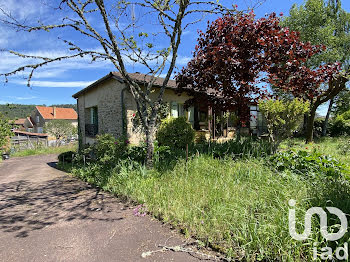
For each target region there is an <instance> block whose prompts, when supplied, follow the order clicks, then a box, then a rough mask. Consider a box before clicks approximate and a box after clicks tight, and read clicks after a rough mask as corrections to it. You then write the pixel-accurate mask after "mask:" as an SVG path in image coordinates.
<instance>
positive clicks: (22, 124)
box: [10, 117, 34, 132]
mask: <svg viewBox="0 0 350 262" xmlns="http://www.w3.org/2000/svg"><path fill="white" fill-rule="evenodd" d="M10 123H11V125H12V128H13V129H15V130H19V131H27V132H33V128H34V126H33V123H32V121H31V120H30V118H29V117H26V118H19V119H17V120H15V121H10Z"/></svg>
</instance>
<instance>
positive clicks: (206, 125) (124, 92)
mask: <svg viewBox="0 0 350 262" xmlns="http://www.w3.org/2000/svg"><path fill="white" fill-rule="evenodd" d="M129 76H130V77H131V78H132V79H133V80H134V81H136V82H137V83H138V84H139V85H141V86H142V85H144V84H145V83H148V82H149V81H150V76H148V75H145V74H141V73H131V74H129ZM163 80H164V79H163V78H157V79H156V81H155V83H154V86H155V90H154V92H152V93H151V99H152V98H155V96H156V95H157V90H159V87H160V86H161V84H162V83H163ZM157 88H158V89H157ZM177 91H178V89H177V85H176V82H175V81H174V80H169V82H168V85H167V87H166V90H165V92H164V96H163V101H164V102H165V103H167V104H168V105H169V116H172V117H179V116H185V117H186V118H187V119H188V121H189V122H190V123H191V124H192V126H193V128H194V129H195V130H196V131H197V133H202V134H204V135H205V136H206V137H207V138H209V137H211V138H214V139H217V138H224V139H229V138H232V137H233V135H234V132H235V128H236V127H235V124H234V123H233V121H228V122H227V123H225V124H223V123H220V122H217V121H216V119H217V117H219V116H222V115H223V114H224V113H225V112H222V111H214V110H213V109H212V108H208V107H206V106H204V105H199V106H195V107H190V108H188V109H187V110H186V109H185V108H184V103H185V102H186V101H187V100H188V99H190V98H191V97H189V96H188V95H187V94H185V93H182V94H178V92H177ZM73 97H74V98H76V99H77V100H78V101H77V104H78V114H79V128H80V130H79V131H80V132H79V133H80V135H81V141H82V142H83V144H91V143H94V141H95V137H96V135H98V134H104V133H109V134H112V135H114V136H115V137H120V136H122V135H126V136H127V137H128V139H129V140H130V142H131V143H133V144H137V143H139V142H140V141H141V140H142V139H143V136H142V134H140V133H137V132H135V130H134V128H133V121H132V119H133V117H134V116H135V113H136V111H137V109H136V103H135V101H134V99H133V97H132V94H131V93H130V91H129V89H128V88H127V85H126V83H125V81H124V79H123V77H122V76H121V74H120V73H118V72H111V73H109V74H108V75H106V76H104V77H103V78H101V79H99V80H97V81H96V82H94V83H92V84H91V85H89V86H88V87H86V88H84V89H82V90H81V91H79V92H78V93H76V94H74V95H73ZM247 106H248V107H250V111H251V115H252V118H251V121H250V123H249V124H250V125H249V126H248V127H247V128H246V132H247V133H251V134H259V133H261V131H260V130H261V126H260V125H261V123H262V120H261V118H262V116H261V113H260V112H259V111H258V108H257V106H256V105H255V106H250V105H247Z"/></svg>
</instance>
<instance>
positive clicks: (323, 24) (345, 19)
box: [282, 0, 350, 142]
mask: <svg viewBox="0 0 350 262" xmlns="http://www.w3.org/2000/svg"><path fill="white" fill-rule="evenodd" d="M282 25H284V26H287V27H289V28H290V29H291V30H294V31H298V32H300V37H301V39H302V40H303V41H309V42H311V43H312V44H314V45H325V46H326V49H325V50H324V52H322V53H320V54H318V55H315V56H314V57H313V58H312V59H310V62H309V67H310V68H314V67H317V66H319V65H321V64H325V63H334V62H341V63H342V64H343V69H344V71H343V72H342V74H341V75H338V76H337V78H336V79H333V80H332V81H330V82H329V83H328V86H324V87H323V92H322V94H320V95H319V96H317V97H315V98H314V99H311V100H310V112H309V114H308V121H307V129H306V141H307V142H310V141H312V139H313V123H314V117H315V112H316V110H317V108H318V107H319V106H320V105H321V104H323V103H325V102H327V101H329V102H330V103H329V109H328V113H327V115H326V119H325V123H324V127H323V130H324V131H323V133H325V131H326V129H327V123H328V119H329V116H330V112H331V108H332V106H333V101H334V97H336V96H337V95H338V93H339V92H340V91H342V90H344V89H345V88H346V83H347V82H348V80H349V58H350V34H349V32H350V14H349V13H348V12H346V11H345V10H344V9H342V7H341V1H340V0H328V1H327V0H307V1H305V2H304V4H302V5H300V6H298V5H296V4H294V5H293V6H292V8H291V9H290V16H289V17H285V18H284V19H283V21H282Z"/></svg>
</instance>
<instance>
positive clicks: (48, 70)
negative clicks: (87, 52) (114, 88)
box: [0, 50, 112, 79]
mask: <svg viewBox="0 0 350 262" xmlns="http://www.w3.org/2000/svg"><path fill="white" fill-rule="evenodd" d="M25 54H28V55H32V56H42V57H50V58H55V57H60V56H65V55H69V53H68V52H65V51H61V50H54V51H38V52H30V53H28V52H25ZM0 61H1V63H0V74H1V73H8V72H11V71H13V70H15V69H17V68H19V67H21V66H25V65H30V64H36V63H38V62H41V61H42V60H40V59H34V58H22V57H18V56H16V55H12V54H9V53H5V52H3V53H0ZM111 66H112V64H111V63H110V62H109V61H101V60H100V61H95V62H93V63H91V60H90V59H89V58H88V57H83V58H81V57H79V58H73V59H66V60H62V61H57V62H53V63H50V64H47V65H44V66H43V67H41V68H39V69H37V70H36V71H35V72H34V79H43V78H56V79H57V77H58V76H61V75H63V74H64V73H65V72H67V71H69V70H74V69H78V70H82V69H95V68H110V67H111ZM28 72H29V69H28V71H26V73H20V74H19V75H23V76H28Z"/></svg>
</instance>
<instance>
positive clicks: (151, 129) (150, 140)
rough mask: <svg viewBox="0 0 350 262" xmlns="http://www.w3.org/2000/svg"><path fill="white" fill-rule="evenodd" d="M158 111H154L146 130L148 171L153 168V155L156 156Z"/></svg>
mask: <svg viewBox="0 0 350 262" xmlns="http://www.w3.org/2000/svg"><path fill="white" fill-rule="evenodd" d="M156 112H157V111H154V112H153V113H152V114H151V116H150V118H151V119H150V121H149V122H148V128H147V129H146V145H147V156H146V167H147V168H148V169H151V168H153V154H154V135H155V131H156V120H157V113H156Z"/></svg>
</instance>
